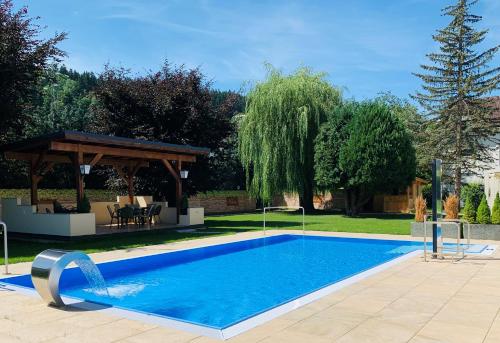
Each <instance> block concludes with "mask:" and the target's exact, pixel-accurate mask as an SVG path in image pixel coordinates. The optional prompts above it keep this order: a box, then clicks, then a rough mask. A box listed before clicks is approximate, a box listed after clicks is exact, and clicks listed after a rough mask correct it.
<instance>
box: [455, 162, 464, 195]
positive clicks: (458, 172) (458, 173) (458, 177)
mask: <svg viewBox="0 0 500 343" xmlns="http://www.w3.org/2000/svg"><path fill="white" fill-rule="evenodd" d="M454 183H455V194H456V195H457V196H458V197H459V198H460V191H461V190H462V167H460V166H459V165H457V166H456V167H455V176H454Z"/></svg>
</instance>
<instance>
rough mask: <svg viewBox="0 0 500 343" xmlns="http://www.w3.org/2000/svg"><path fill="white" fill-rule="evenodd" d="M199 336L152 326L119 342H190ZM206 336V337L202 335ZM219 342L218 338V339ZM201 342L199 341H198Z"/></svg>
mask: <svg viewBox="0 0 500 343" xmlns="http://www.w3.org/2000/svg"><path fill="white" fill-rule="evenodd" d="M197 337H199V335H197V334H193V333H189V332H185V331H179V330H174V329H167V328H160V327H158V328H154V329H151V330H147V331H144V332H142V333H139V334H137V335H134V336H130V337H127V338H125V339H123V340H120V341H119V342H123V343H143V342H147V343H163V342H169V343H184V342H191V341H192V340H193V339H196V338H197ZM204 338H206V337H204ZM219 342H220V340H219ZM200 343H201V342H200Z"/></svg>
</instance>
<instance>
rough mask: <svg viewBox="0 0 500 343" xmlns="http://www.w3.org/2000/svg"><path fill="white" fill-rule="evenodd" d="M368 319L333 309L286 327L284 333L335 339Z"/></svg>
mask: <svg viewBox="0 0 500 343" xmlns="http://www.w3.org/2000/svg"><path fill="white" fill-rule="evenodd" d="M368 318H370V316H369V315H367V314H363V313H355V312H352V311H347V310H344V309H333V310H331V311H328V312H327V313H324V312H322V313H321V314H318V315H315V316H313V317H310V318H307V319H305V320H302V321H300V322H298V323H297V324H294V325H292V326H290V327H288V328H287V329H286V330H285V331H287V332H294V333H305V334H310V335H316V336H321V337H324V338H329V339H335V338H339V337H341V336H343V335H344V334H346V333H347V332H349V331H350V330H352V329H353V328H355V327H356V326H358V325H360V324H361V323H363V322H364V321H366V320H367V319H368Z"/></svg>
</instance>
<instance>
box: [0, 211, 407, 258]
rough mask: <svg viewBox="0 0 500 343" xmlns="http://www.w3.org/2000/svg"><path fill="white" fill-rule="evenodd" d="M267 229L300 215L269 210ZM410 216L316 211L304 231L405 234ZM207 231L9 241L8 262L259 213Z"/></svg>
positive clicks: (125, 245)
mask: <svg viewBox="0 0 500 343" xmlns="http://www.w3.org/2000/svg"><path fill="white" fill-rule="evenodd" d="M266 217H267V218H266V219H267V227H268V229H295V230H301V229H302V222H301V220H302V219H301V216H300V215H296V214H290V213H271V214H268V215H267V216H266ZM412 218H413V216H412V215H404V214H378V215H362V216H359V217H354V218H352V217H346V216H344V215H341V214H329V213H321V212H318V213H316V214H311V215H306V217H305V221H306V230H317V231H337V232H358V233H378V234H382V233H387V234H395V235H405V234H409V233H410V222H411V221H412ZM205 224H206V226H207V230H203V231H199V232H195V233H189V232H187V233H179V232H177V231H143V232H137V233H130V234H124V235H118V236H111V237H110V236H104V237H94V238H92V239H86V240H79V241H71V242H57V243H53V242H52V243H51V242H28V241H18V240H11V241H10V242H9V262H10V263H18V262H28V261H32V260H33V258H34V257H35V256H36V255H37V254H38V253H40V252H41V251H43V250H45V249H49V248H56V249H57V248H58V249H67V250H82V251H84V252H86V253H95V252H103V251H110V250H118V249H131V248H136V247H141V246H147V245H155V244H164V243H169V242H175V241H182V240H189V239H196V238H202V237H208V236H216V235H228V234H234V233H237V232H243V231H251V230H262V214H261V213H247V214H232V215H220V216H208V217H206V218H205ZM3 254H4V253H3V245H2V246H1V248H0V265H2V264H3V263H4V260H3V256H4V255H3Z"/></svg>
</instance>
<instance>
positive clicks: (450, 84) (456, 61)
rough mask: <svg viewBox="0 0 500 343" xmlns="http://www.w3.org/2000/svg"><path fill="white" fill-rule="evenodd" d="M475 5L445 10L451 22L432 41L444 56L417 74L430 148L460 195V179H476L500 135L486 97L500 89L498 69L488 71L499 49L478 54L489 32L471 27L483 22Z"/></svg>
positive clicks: (466, 1)
mask: <svg viewBox="0 0 500 343" xmlns="http://www.w3.org/2000/svg"><path fill="white" fill-rule="evenodd" d="M477 2H478V0H458V1H457V3H456V4H455V5H452V6H448V7H446V8H444V9H443V14H444V15H446V16H449V17H451V22H450V23H449V24H448V25H447V26H446V27H445V28H444V29H440V30H438V31H437V33H436V34H435V35H434V36H433V39H434V40H435V41H436V42H438V43H439V45H440V49H439V50H440V51H439V52H436V53H431V54H428V55H427V57H428V58H429V60H430V61H431V62H432V64H431V65H422V66H421V68H422V69H423V72H422V73H417V74H415V75H416V76H418V77H419V78H420V79H421V80H422V81H423V83H424V84H423V86H422V88H423V90H422V91H420V92H417V93H416V95H415V96H414V98H415V99H417V100H418V101H419V103H420V104H421V106H422V107H423V108H424V109H425V110H426V111H427V113H428V115H429V118H430V119H431V121H430V127H431V128H432V134H431V137H429V143H430V144H429V146H430V147H434V148H435V149H434V151H433V153H434V156H436V157H439V158H442V159H443V160H444V161H445V163H447V164H448V165H449V167H450V168H451V171H452V174H453V180H454V184H455V192H456V194H460V189H461V180H462V175H463V174H470V173H474V170H475V168H476V167H477V163H478V161H482V162H487V161H488V160H489V159H490V158H491V156H490V155H488V153H487V151H488V143H489V142H491V141H492V140H494V138H493V137H494V135H495V134H496V133H498V132H499V127H498V125H494V124H493V121H492V118H491V115H492V107H491V104H490V102H489V99H488V95H489V94H491V92H492V91H494V90H496V89H498V88H499V86H500V67H498V66H495V67H491V66H490V65H489V63H490V62H491V61H492V59H493V57H494V56H495V54H496V53H497V51H498V50H499V49H500V46H495V47H493V48H491V49H488V50H486V51H478V47H477V45H478V44H480V43H481V42H482V41H483V40H484V38H485V36H486V34H487V33H488V30H479V31H478V30H476V29H475V28H474V27H473V26H474V24H476V23H478V22H479V21H481V20H482V17H481V16H478V15H474V14H471V7H472V6H473V5H475V4H476V3H477Z"/></svg>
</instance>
